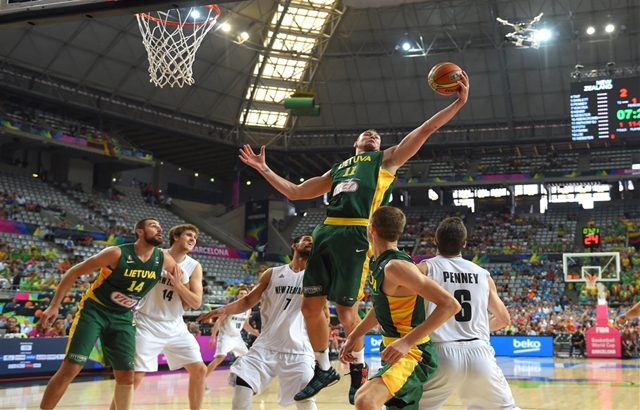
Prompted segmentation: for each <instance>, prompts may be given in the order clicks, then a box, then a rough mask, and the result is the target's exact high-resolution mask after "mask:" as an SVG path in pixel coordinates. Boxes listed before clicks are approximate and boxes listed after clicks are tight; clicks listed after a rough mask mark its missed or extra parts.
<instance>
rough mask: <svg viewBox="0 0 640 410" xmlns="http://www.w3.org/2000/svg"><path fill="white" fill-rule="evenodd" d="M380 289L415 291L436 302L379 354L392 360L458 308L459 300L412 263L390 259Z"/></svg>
mask: <svg viewBox="0 0 640 410" xmlns="http://www.w3.org/2000/svg"><path fill="white" fill-rule="evenodd" d="M382 291H383V292H384V293H385V294H387V295H396V296H401V295H410V294H416V293H417V294H418V295H420V296H422V297H423V298H424V299H425V300H428V301H429V302H432V303H434V304H435V305H436V308H435V310H434V311H433V312H432V313H431V315H429V317H427V318H426V320H425V321H424V322H422V323H421V324H420V325H418V326H416V327H415V328H413V330H411V331H410V332H409V333H407V334H406V335H405V336H404V337H402V338H400V339H399V340H396V341H395V342H393V343H391V344H390V345H389V346H387V348H386V349H385V350H384V351H383V352H382V353H381V354H380V357H381V358H382V360H384V361H386V362H388V363H390V364H395V363H396V362H398V361H399V360H400V359H401V358H402V357H404V355H406V354H407V353H408V352H409V349H411V346H414V345H415V344H416V343H418V341H420V340H421V339H423V338H424V337H425V336H427V335H429V334H430V333H431V332H433V331H434V330H435V329H437V328H438V327H439V326H441V325H442V324H443V323H444V322H446V321H447V320H449V318H451V317H452V316H453V315H455V314H456V313H458V312H459V311H460V309H461V307H460V303H458V301H457V300H456V299H455V298H454V297H453V296H452V295H451V294H450V293H449V292H447V291H446V290H445V289H444V288H443V287H442V286H440V285H438V284H437V283H436V282H435V281H434V280H433V279H431V278H428V277H426V276H425V275H423V274H422V273H421V272H420V271H419V270H418V268H417V267H416V265H415V264H413V263H410V262H407V261H400V260H392V261H391V262H389V263H388V264H387V266H385V268H384V282H383V284H382Z"/></svg>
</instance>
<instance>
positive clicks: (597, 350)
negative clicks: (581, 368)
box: [585, 324, 622, 358]
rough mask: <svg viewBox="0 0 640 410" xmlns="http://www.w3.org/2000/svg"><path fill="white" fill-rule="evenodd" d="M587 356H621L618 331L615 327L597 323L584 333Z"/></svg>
mask: <svg viewBox="0 0 640 410" xmlns="http://www.w3.org/2000/svg"><path fill="white" fill-rule="evenodd" d="M585 336H586V339H587V340H586V342H587V356H588V357H590V358H591V357H622V344H621V340H620V332H619V331H618V329H616V328H615V327H612V326H609V325H606V326H602V325H600V324H599V325H597V326H593V327H591V328H589V329H587V332H586V334H585Z"/></svg>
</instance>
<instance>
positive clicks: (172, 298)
mask: <svg viewBox="0 0 640 410" xmlns="http://www.w3.org/2000/svg"><path fill="white" fill-rule="evenodd" d="M199 264H200V262H198V261H197V260H195V259H193V258H192V257H191V256H189V255H186V256H185V258H184V260H183V261H182V262H180V263H179V265H180V267H181V268H182V271H183V272H184V275H183V276H182V281H181V282H182V283H184V284H187V283H189V279H190V278H191V274H192V273H193V271H194V270H195V269H196V267H198V265H199ZM167 275H168V274H167V271H165V270H163V271H162V277H161V278H160V283H158V284H157V285H156V287H155V288H154V289H153V291H151V292H149V293H148V294H147V296H145V297H144V298H142V300H141V301H140V303H139V304H138V313H142V314H144V315H145V316H148V317H150V318H151V319H153V320H161V321H172V320H176V319H182V316H183V315H184V307H183V306H182V298H181V297H180V295H178V292H177V291H176V290H175V289H174V287H173V285H172V284H171V280H170V279H169V277H168V276H167Z"/></svg>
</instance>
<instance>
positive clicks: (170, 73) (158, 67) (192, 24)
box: [136, 4, 220, 88]
mask: <svg viewBox="0 0 640 410" xmlns="http://www.w3.org/2000/svg"><path fill="white" fill-rule="evenodd" d="M205 11H206V12H205ZM219 17H220V9H219V8H218V6H216V5H215V4H211V5H208V6H203V7H202V8H198V7H192V8H190V9H189V10H188V11H186V12H185V10H182V12H181V11H180V9H171V10H168V11H166V12H165V11H157V12H153V13H148V14H147V13H140V14H136V18H137V19H138V26H139V27H140V33H141V34H142V43H143V44H144V48H145V49H146V50H147V53H148V54H149V76H150V77H151V80H150V82H152V83H154V84H155V85H156V86H158V87H161V88H162V87H164V86H165V85H167V84H169V85H170V86H171V87H173V86H174V85H177V86H178V87H182V86H184V85H185V84H187V85H192V84H193V83H195V80H194V79H193V69H192V67H193V61H194V59H195V56H196V52H197V51H198V47H200V44H201V43H202V40H203V39H204V37H205V36H206V35H207V33H208V32H209V31H210V30H211V29H212V28H213V26H214V25H215V23H216V21H217V20H218V18H219Z"/></svg>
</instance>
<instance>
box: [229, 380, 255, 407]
mask: <svg viewBox="0 0 640 410" xmlns="http://www.w3.org/2000/svg"><path fill="white" fill-rule="evenodd" d="M252 398H253V390H251V389H250V388H248V387H246V386H238V385H236V386H235V387H234V388H233V399H232V400H231V409H232V410H251V399H252Z"/></svg>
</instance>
